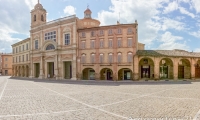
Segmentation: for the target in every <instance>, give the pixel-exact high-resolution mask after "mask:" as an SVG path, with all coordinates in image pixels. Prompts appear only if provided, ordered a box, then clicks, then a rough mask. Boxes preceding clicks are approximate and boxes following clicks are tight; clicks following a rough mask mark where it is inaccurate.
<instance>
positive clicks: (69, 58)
mask: <svg viewBox="0 0 200 120" xmlns="http://www.w3.org/2000/svg"><path fill="white" fill-rule="evenodd" d="M72 58H73V56H72V55H62V60H72Z"/></svg>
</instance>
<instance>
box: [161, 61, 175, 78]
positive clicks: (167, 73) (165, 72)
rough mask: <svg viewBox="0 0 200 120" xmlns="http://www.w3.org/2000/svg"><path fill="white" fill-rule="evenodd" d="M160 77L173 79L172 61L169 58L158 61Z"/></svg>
mask: <svg viewBox="0 0 200 120" xmlns="http://www.w3.org/2000/svg"><path fill="white" fill-rule="evenodd" d="M160 78H161V79H166V78H169V79H173V62H172V60H171V59H170V58H163V59H162V60H161V61H160Z"/></svg>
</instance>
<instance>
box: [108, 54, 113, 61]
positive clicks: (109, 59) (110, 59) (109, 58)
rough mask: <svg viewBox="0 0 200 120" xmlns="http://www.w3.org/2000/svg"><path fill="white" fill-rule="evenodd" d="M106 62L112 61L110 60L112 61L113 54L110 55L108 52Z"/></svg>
mask: <svg viewBox="0 0 200 120" xmlns="http://www.w3.org/2000/svg"><path fill="white" fill-rule="evenodd" d="M108 62H109V63H112V62H113V55H112V54H109V55H108Z"/></svg>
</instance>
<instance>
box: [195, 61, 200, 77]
mask: <svg viewBox="0 0 200 120" xmlns="http://www.w3.org/2000/svg"><path fill="white" fill-rule="evenodd" d="M195 78H200V60H198V61H197V63H196V64H195Z"/></svg>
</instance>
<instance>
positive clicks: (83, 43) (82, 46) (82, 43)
mask: <svg viewBox="0 0 200 120" xmlns="http://www.w3.org/2000/svg"><path fill="white" fill-rule="evenodd" d="M81 48H82V49H85V41H82V42H81Z"/></svg>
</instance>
